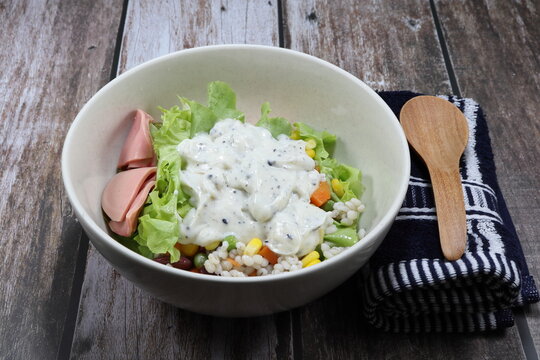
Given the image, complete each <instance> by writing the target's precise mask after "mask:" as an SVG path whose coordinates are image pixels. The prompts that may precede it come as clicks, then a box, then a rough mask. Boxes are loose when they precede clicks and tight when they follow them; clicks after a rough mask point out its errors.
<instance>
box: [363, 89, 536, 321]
mask: <svg viewBox="0 0 540 360" xmlns="http://www.w3.org/2000/svg"><path fill="white" fill-rule="evenodd" d="M380 95H381V97H382V98H383V99H384V100H385V101H386V102H387V104H388V105H389V106H390V107H391V108H392V110H393V111H394V112H395V114H396V115H397V116H399V112H400V110H401V107H402V106H403V105H404V104H405V102H406V101H407V100H409V99H411V98H413V97H414V96H417V95H419V94H415V93H411V92H381V93H380ZM443 98H445V99H447V100H448V101H450V102H452V103H453V104H454V105H456V106H457V107H458V108H459V109H460V110H461V111H462V112H463V113H464V114H465V116H466V118H467V120H468V123H469V142H468V144H467V148H466V149H465V153H464V156H463V157H462V159H461V167H460V171H461V177H462V183H463V191H464V196H465V207H466V213H467V232H468V239H467V248H466V251H465V254H464V255H463V257H462V258H461V259H459V260H457V261H446V260H444V257H443V255H442V251H441V248H440V243H439V237H438V227H437V218H436V212H435V205H434V199H433V191H432V188H431V184H430V181H429V175H428V172H427V169H426V167H425V165H424V164H423V162H422V160H421V159H420V158H419V157H418V156H417V155H416V154H415V153H414V152H411V157H412V164H411V178H410V182H409V189H408V191H407V195H406V198H405V201H404V203H403V206H402V208H401V210H400V211H399V214H398V216H397V218H396V222H395V223H394V225H393V226H392V228H391V230H390V232H389V233H388V235H387V237H386V239H385V240H384V242H383V244H382V245H381V246H380V247H379V249H378V250H377V252H376V253H375V254H374V255H373V257H372V258H371V259H370V264H369V267H368V270H367V271H366V272H365V276H366V278H365V279H364V282H363V283H364V287H363V292H362V293H363V300H364V301H363V304H364V305H363V313H364V315H365V316H366V318H367V319H368V321H369V322H370V323H371V324H372V325H374V326H375V327H377V328H381V329H383V330H386V331H394V332H432V331H433V332H468V331H469V332H470V331H484V330H494V329H500V328H504V327H509V326H512V325H513V324H514V319H513V316H512V311H511V308H512V307H515V306H520V305H523V304H528V303H533V302H537V301H538V300H539V294H538V290H537V288H536V286H535V284H534V280H533V278H532V277H531V276H530V275H529V271H528V269H527V264H526V263H525V258H524V256H523V250H522V249H521V245H520V243H519V240H518V237H517V235H516V231H515V229H514V225H513V223H512V220H511V218H510V215H509V214H508V209H507V208H506V204H505V202H504V199H503V197H502V194H501V191H500V189H499V186H498V184H497V178H496V175H495V165H494V162H493V154H492V150H491V145H490V140H489V135H488V128H487V124H486V120H485V118H484V115H483V113H482V109H481V108H480V107H479V106H478V104H477V103H476V102H474V101H473V100H471V99H465V98H458V97H455V96H450V97H443Z"/></svg>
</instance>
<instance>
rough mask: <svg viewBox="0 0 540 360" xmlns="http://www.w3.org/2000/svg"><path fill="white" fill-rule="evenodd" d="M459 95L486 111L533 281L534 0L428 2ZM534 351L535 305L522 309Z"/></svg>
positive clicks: (537, 107)
mask: <svg viewBox="0 0 540 360" xmlns="http://www.w3.org/2000/svg"><path fill="white" fill-rule="evenodd" d="M436 7H437V11H438V14H439V18H440V21H441V25H442V28H443V30H444V34H445V36H446V38H447V43H448V49H449V52H450V54H451V58H452V62H453V64H454V68H455V72H456V78H457V80H458V83H459V86H460V88H461V91H462V93H463V95H464V96H468V97H473V98H475V99H476V100H477V101H478V102H479V103H480V104H482V107H483V108H484V111H485V112H486V113H487V116H488V123H489V128H490V131H491V141H492V144H493V152H494V156H495V164H496V166H497V175H498V179H499V184H500V187H501V190H502V192H503V194H504V195H505V199H506V202H507V205H508V208H509V211H510V214H511V215H512V218H513V220H514V224H515V226H516V230H517V232H518V235H519V237H520V239H521V244H522V247H523V250H524V252H525V256H526V258H527V261H528V264H529V269H530V272H531V274H532V275H533V276H534V277H535V278H536V281H537V284H538V280H540V242H539V241H538V235H539V234H540V225H539V222H538V219H539V218H540V195H539V194H540V192H539V189H540V167H539V166H538V164H539V162H538V159H539V158H540V141H539V138H540V122H539V121H538V114H540V103H539V102H538V91H539V89H540V55H539V51H540V26H538V24H540V3H539V2H538V1H523V2H515V1H504V0H498V1H487V2H484V1H465V0H461V1H450V0H441V1H436ZM526 314H527V319H528V323H529V328H530V330H531V335H532V337H533V339H534V342H535V344H536V349H537V352H538V353H540V305H539V304H535V305H532V306H530V307H528V308H527V309H526Z"/></svg>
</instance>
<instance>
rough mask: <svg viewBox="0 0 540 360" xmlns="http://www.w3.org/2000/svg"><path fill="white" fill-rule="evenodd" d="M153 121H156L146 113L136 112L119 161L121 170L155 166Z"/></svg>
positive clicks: (138, 110)
mask: <svg viewBox="0 0 540 360" xmlns="http://www.w3.org/2000/svg"><path fill="white" fill-rule="evenodd" d="M153 121H154V119H152V117H151V116H150V115H148V114H147V113H145V112H144V111H142V110H140V109H137V110H136V111H135V117H134V119H133V125H132V126H131V130H130V131H129V134H128V137H127V139H126V142H125V143H124V147H123V148H122V152H121V153H120V159H119V160H118V168H119V169H123V168H126V167H127V168H137V167H141V166H154V165H155V156H154V149H153V148H152V137H151V136H150V123H151V122H153Z"/></svg>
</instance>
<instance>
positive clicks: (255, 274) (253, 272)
mask: <svg viewBox="0 0 540 360" xmlns="http://www.w3.org/2000/svg"><path fill="white" fill-rule="evenodd" d="M248 276H257V270H253V271H252V272H250V273H249V274H248Z"/></svg>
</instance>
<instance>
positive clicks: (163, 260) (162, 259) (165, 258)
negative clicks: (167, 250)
mask: <svg viewBox="0 0 540 360" xmlns="http://www.w3.org/2000/svg"><path fill="white" fill-rule="evenodd" d="M154 261H157V262H158V263H160V264H163V265H167V264H168V263H169V261H170V257H169V255H162V256H159V257H157V258H154Z"/></svg>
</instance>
